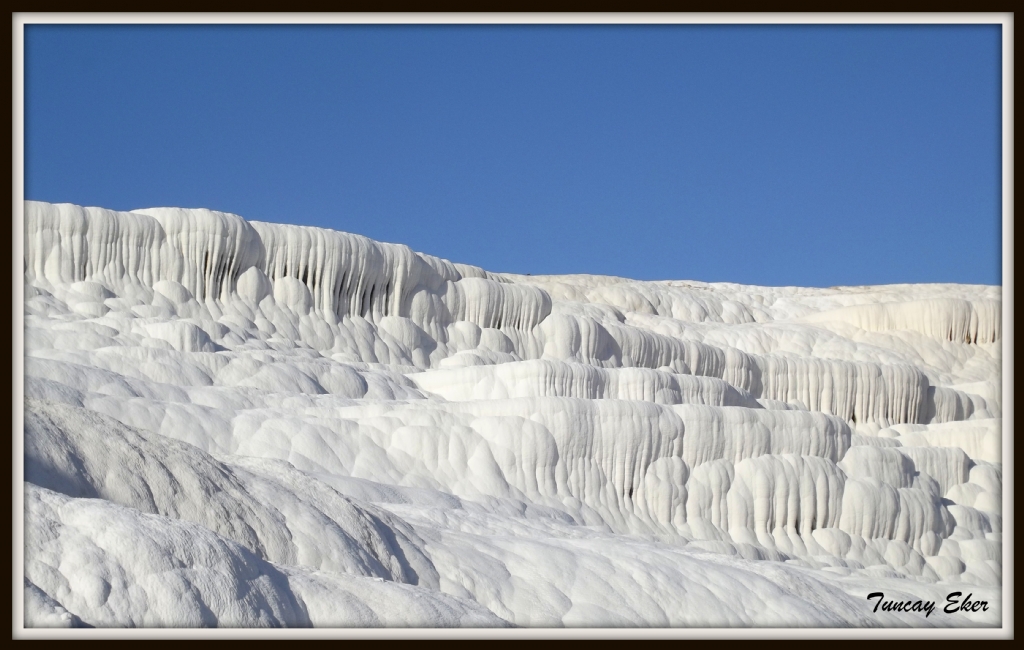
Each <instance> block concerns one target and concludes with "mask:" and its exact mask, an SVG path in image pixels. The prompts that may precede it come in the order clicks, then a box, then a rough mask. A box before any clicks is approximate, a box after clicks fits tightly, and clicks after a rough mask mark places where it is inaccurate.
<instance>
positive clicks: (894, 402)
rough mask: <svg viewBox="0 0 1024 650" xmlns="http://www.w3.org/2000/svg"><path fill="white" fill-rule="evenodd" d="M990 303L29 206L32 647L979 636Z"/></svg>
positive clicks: (984, 576) (996, 604) (992, 463)
mask: <svg viewBox="0 0 1024 650" xmlns="http://www.w3.org/2000/svg"><path fill="white" fill-rule="evenodd" d="M1000 296H1001V292H1000V288H999V287H992V286H967V285H892V286H880V287H838V288H833V289H802V288H793V287H786V288H772V287H755V286H743V285H734V284H721V283H719V284H708V283H701V282H637V281H631V280H625V279H620V278H610V277H598V276H584V275H580V276H519V275H509V274H500V273H490V272H487V271H484V270H482V269H479V268H476V267H471V266H466V265H461V264H454V263H451V262H448V261H446V260H442V259H438V258H435V257H431V256H429V255H423V254H420V253H415V252H413V251H412V250H410V249H409V248H408V247H406V246H400V245H393V244H383V243H379V242H375V241H372V240H369V239H366V238H364V237H360V236H357V235H350V234H346V233H341V232H335V231H330V230H323V229H318V228H307V227H299V226H286V225H276V224H268V223H255V222H252V223H250V222H247V221H245V220H244V219H242V218H240V217H237V216H235V215H230V214H225V213H220V212H213V211H209V210H184V209H151V210H138V211H135V212H127V213H126V212H113V211H109V210H103V209H98V208H81V207H77V206H73V205H51V204H46V203H38V202H28V203H26V205H25V298H26V301H25V322H26V329H25V394H26V403H25V478H26V484H25V491H26V495H25V508H26V510H25V513H26V522H25V525H26V533H25V607H26V625H28V626H60V625H65V626H74V625H92V626H179V627H180V626H209V625H221V626H311V625H312V626H328V627H330V626H382V625H383V626H507V625H517V626H524V625H525V626H630V625H636V626H684V625H698V626H745V625H770V626H780V625H781V626H822V625H827V626H837V625H838V626H842V625H853V626H875V625H882V626H885V625H898V626H905V625H913V626H933V625H934V626H963V625H998V624H999V623H1000V621H1001V618H1002V610H1001V600H1000V585H1001V581H1002V564H1001V562H1002V542H1001V539H1002V535H1001V525H1002V517H1001V512H1002V464H1001V455H1000V454H1001V448H1002V447H1001V435H1002V420H1001V403H1002V401H1001V373H1000V368H1001V363H1000V359H1001V334H1002V332H1001V327H1000V323H1001V316H1000V304H1001V303H1000ZM876 591H883V592H885V594H886V598H893V599H898V598H903V599H914V600H917V599H924V600H933V601H936V602H937V603H938V607H937V610H941V608H942V605H943V604H944V603H945V599H946V594H947V593H950V592H953V591H962V592H964V593H967V592H970V593H972V594H974V595H973V598H974V599H975V600H985V601H987V602H988V604H989V606H988V609H987V610H986V611H979V612H975V613H957V614H955V615H953V614H945V613H941V612H939V611H936V612H935V613H933V614H932V615H931V616H928V617H925V616H924V615H923V614H921V613H917V612H908V613H896V612H884V611H878V612H873V611H872V607H873V603H872V602H869V601H868V600H867V599H866V598H865V596H866V594H868V593H869V592H876Z"/></svg>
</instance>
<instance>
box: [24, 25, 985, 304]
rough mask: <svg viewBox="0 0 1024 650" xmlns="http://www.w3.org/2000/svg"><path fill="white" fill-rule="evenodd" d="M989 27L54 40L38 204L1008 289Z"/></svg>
mask: <svg viewBox="0 0 1024 650" xmlns="http://www.w3.org/2000/svg"><path fill="white" fill-rule="evenodd" d="M1000 48H1001V37H1000V29H999V26H998V25H994V26H943V25H939V26H924V25H921V26H701V25H691V26H668V25H661V26H657V25H656V26H327V25H323V26H255V25H253V26H128V25H124V26H85V25H81V26H56V25H54V26H44V25H29V26H27V27H26V30H25V152H26V153H25V197H26V198H27V199H33V200H40V201H49V202H53V203H62V202H69V203H77V204H80V205H96V206H102V207H107V208H113V209H120V210H131V209H135V208H145V207H155V206H179V207H205V208H211V209H215V210H222V211H226V212H233V213H236V214H239V215H241V216H243V217H245V218H247V219H249V220H257V221H274V222H282V223H295V224H302V225H312V226H320V227H325V228H334V229H337V230H344V231H348V232H354V233H359V234H362V235H366V236H368V237H372V238H374V239H378V240H381V241H388V242H398V243H403V244H407V245H409V246H410V247H412V248H413V249H415V250H418V251H423V252H426V253H430V254H433V255H437V256H440V257H444V258H447V259H450V260H453V261H456V262H463V263H467V264H475V265H478V266H482V267H484V268H486V269H488V270H491V271H506V272H513V273H533V274H535V275H536V274H548V273H594V274H603V275H618V276H624V277H631V278H637V279H643V280H660V279H691V280H703V281H711V282H714V281H728V282H741V283H745V284H762V285H804V286H833V285H861V284H887V283H901V282H963V283H981V284H1000V282H1001V257H1000V245H1001V244H1000V242H1001V227H1000V221H1001V219H1000V211H1001V196H1000V187H1001V186H1000V157H1001V139H1002V135H1001V132H1000V110H1001V88H1000V80H1001V69H1000V58H1001V54H1000Z"/></svg>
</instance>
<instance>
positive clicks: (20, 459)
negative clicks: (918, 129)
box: [11, 13, 1014, 640]
mask: <svg viewBox="0 0 1024 650" xmlns="http://www.w3.org/2000/svg"><path fill="white" fill-rule="evenodd" d="M11 22H12V29H13V34H12V36H13V38H12V42H13V52H12V54H13V57H12V58H13V70H12V72H13V75H12V78H13V88H12V90H13V93H12V96H13V104H12V114H13V124H12V127H13V132H12V143H13V145H14V146H13V152H12V153H13V158H12V168H13V172H14V173H13V175H12V179H13V180H12V182H13V187H12V189H13V192H12V194H13V199H14V200H13V205H12V217H13V219H12V220H13V228H14V231H13V233H12V237H13V247H12V255H11V264H12V273H11V278H12V283H13V310H14V311H13V319H12V329H13V331H14V332H13V333H14V336H13V351H12V355H13V375H12V386H13V391H12V398H13V418H12V420H13V429H12V442H13V458H12V464H13V472H12V474H13V485H12V488H13V489H12V494H13V519H12V551H13V558H12V562H13V567H12V568H13V585H12V588H13V594H12V596H13V600H12V607H11V614H12V636H13V638H15V639H44V638H45V639H82V640H86V639H88V640H94V639H107V638H111V639H113V638H117V639H128V638H132V639H159V638H173V639H185V638H204V639H227V638H233V639H324V638H376V639H383V638H392V639H412V638H431V639H442V638H444V639H469V638H474V639H483V638H489V639H499V638H500V639H506V638H519V639H537V638H558V639H565V638H582V639H598V638H609V639H624V638H649V639H659V638H660V639H666V638H691V639H753V638H787V639H838V638H843V639H847V638H859V639H879V638H894V639H911V638H915V639H1012V638H1013V614H1014V608H1013V538H1014V536H1013V532H1014V528H1013V485H1014V481H1013V14H1012V13H880V14H868V13H863V14H861V13H845V14H837V13H688V14H681V13H599V14H597V13H578V14H577V13H539V14H538V13H503V14H495V13H404V14H393V13H380V14H377V13H349V14H339V13H303V14H272V13H245V14H231V13H208V14H207V13H204V14H186V13H148V14H141V13H138V14H132V13H45V14H43V13H14V14H13V15H12V20H11ZM100 23H102V24H121V25H131V24H192V25H201V24H220V25H224V24H290V25H300V24H325V23H327V24H435V25H436V24H512V25H515V24H519V25H545V24H559V25H567V24H572V25H576V24H633V25H636V24H998V25H1001V26H1002V73H1003V74H1002V100H1003V106H1002V109H1003V119H1002V133H1003V140H1002V141H1003V149H1002V154H1003V155H1002V165H1003V175H1002V182H1003V186H1002V210H1003V212H1002V216H1003V239H1002V254H1003V285H1002V287H1003V298H1002V300H1003V302H1002V318H1003V322H1002V327H1003V342H1002V346H1003V347H1002V350H1003V365H1002V369H1003V377H1002V379H1003V406H1002V408H1003V602H1002V614H1003V622H1002V627H1001V628H956V629H918V628H911V629H893V628H882V629H863V628H697V629H695V628H654V629H650V628H624V629H623V628H568V629H565V628H517V629H511V630H494V629H422V628H404V629H398V628H383V629H363V628H344V629H330V628H318V629H300V628H288V629H277V630H266V629H209V630H206V629H202V630H200V629H166V628H159V629H157V628H149V629H124V630H121V629H40V628H26V627H25V603H24V600H25V589H24V577H25V571H24V548H25V547H24V530H25V529H24V499H25V494H24V403H25V391H24V388H25V387H24V377H25V370H24V338H25V337H24V328H25V319H24V304H25V296H24V292H25V287H24V282H23V280H22V279H23V277H24V275H23V274H24V268H23V267H24V254H25V251H24V219H25V215H24V206H25V202H24V187H25V186H24V181H25V170H24V160H25V139H24V130H25V114H24V99H25V75H24V71H25V68H24V64H25V58H24V52H25V50H24V45H25V29H24V28H25V25H27V24H100Z"/></svg>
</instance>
